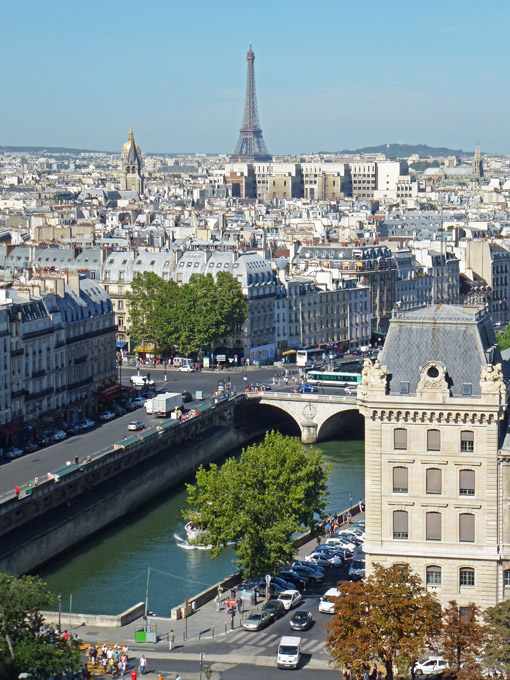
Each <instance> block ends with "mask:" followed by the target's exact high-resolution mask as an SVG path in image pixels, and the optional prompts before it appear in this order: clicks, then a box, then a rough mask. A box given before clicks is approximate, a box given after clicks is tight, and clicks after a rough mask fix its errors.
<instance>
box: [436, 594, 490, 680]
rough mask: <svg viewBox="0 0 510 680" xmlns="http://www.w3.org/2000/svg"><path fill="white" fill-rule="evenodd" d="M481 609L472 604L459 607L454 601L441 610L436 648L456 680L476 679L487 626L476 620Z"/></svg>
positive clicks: (479, 672)
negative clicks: (440, 623)
mask: <svg viewBox="0 0 510 680" xmlns="http://www.w3.org/2000/svg"><path fill="white" fill-rule="evenodd" d="M479 618H480V609H479V607H477V606H476V605H475V604H474V603H471V604H470V605H469V606H468V607H459V605H458V604H457V602H456V601H455V600H451V601H450V602H449V606H448V607H446V608H445V609H444V610H443V620H442V626H441V634H440V637H439V648H440V650H441V653H442V655H443V657H444V658H445V659H446V661H447V662H448V664H449V666H450V668H451V669H452V671H453V672H454V673H455V674H456V676H457V679H458V680H479V678H481V677H482V667H481V665H480V663H479V657H480V654H481V652H482V649H483V644H484V639H485V633H486V628H485V626H484V625H483V623H481V621H479Z"/></svg>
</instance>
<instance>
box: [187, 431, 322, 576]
mask: <svg viewBox="0 0 510 680" xmlns="http://www.w3.org/2000/svg"><path fill="white" fill-rule="evenodd" d="M328 474H329V470H328V468H327V466H326V465H325V464H324V463H323V461H322V454H321V452H320V451H318V450H316V449H314V448H313V447H309V448H306V449H305V448H304V447H303V445H302V444H301V442H300V441H299V440H298V439H296V438H291V437H284V436H283V435H281V434H280V433H277V432H268V433H266V436H265V438H264V441H263V442H262V443H261V444H259V445H254V446H249V447H248V448H247V449H244V450H243V452H242V453H241V456H240V457H239V458H238V459H236V458H228V459H227V460H226V461H225V463H224V464H223V465H222V466H221V467H220V466H218V465H216V464H211V465H210V467H209V469H207V470H206V469H205V468H204V467H203V466H201V467H200V468H199V469H198V470H197V473H196V484H195V485H193V484H187V492H188V499H187V500H188V505H189V509H188V510H186V511H184V516H185V517H186V518H187V519H190V520H191V521H193V523H194V524H196V525H198V526H201V527H202V528H203V529H204V530H205V533H204V534H203V536H201V537H200V540H201V541H202V542H204V543H207V544H210V545H212V557H216V556H217V555H218V554H219V553H220V552H221V551H222V550H223V549H224V548H225V547H226V546H227V545H228V544H230V543H234V544H235V548H236V554H237V564H238V565H239V566H240V567H241V568H242V570H243V573H244V575H245V576H261V575H263V574H266V573H272V572H274V571H275V570H277V569H279V568H281V566H282V564H284V563H286V562H287V561H288V560H290V559H291V557H292V556H293V555H294V553H295V550H296V548H295V545H294V542H293V540H292V538H293V535H294V534H295V533H296V532H298V531H305V530H311V531H317V530H318V526H319V523H320V520H321V518H322V517H323V516H324V509H325V505H326V483H327V479H328Z"/></svg>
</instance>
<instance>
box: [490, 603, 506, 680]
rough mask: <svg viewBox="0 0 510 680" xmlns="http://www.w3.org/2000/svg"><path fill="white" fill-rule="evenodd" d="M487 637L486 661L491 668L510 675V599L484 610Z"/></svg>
mask: <svg viewBox="0 0 510 680" xmlns="http://www.w3.org/2000/svg"><path fill="white" fill-rule="evenodd" d="M484 619H485V622H486V623H487V639H486V643H485V648H484V662H485V665H487V666H488V667H489V668H490V669H491V670H494V671H497V672H499V673H501V674H503V675H504V677H506V678H508V677H510V600H504V601H503V602H499V603H498V604H497V605H495V606H494V607H489V608H488V609H486V610H485V612H484Z"/></svg>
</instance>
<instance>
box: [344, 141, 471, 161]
mask: <svg viewBox="0 0 510 680" xmlns="http://www.w3.org/2000/svg"><path fill="white" fill-rule="evenodd" d="M339 153H383V154H385V155H386V156H395V157H396V158H408V157H409V156H412V155H413V154H418V155H419V156H472V155H473V152H472V151H463V150H462V149H448V148H447V147H445V146H427V144H380V145H379V146H366V147H364V148H363V149H355V150H354V151H349V150H348V149H344V150H343V151H340V152H339Z"/></svg>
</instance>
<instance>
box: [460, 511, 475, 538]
mask: <svg viewBox="0 0 510 680" xmlns="http://www.w3.org/2000/svg"><path fill="white" fill-rule="evenodd" d="M459 541H460V542H461V543H474V541H475V516H474V515H473V514H472V513H470V512H463V513H462V514H461V515H459Z"/></svg>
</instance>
